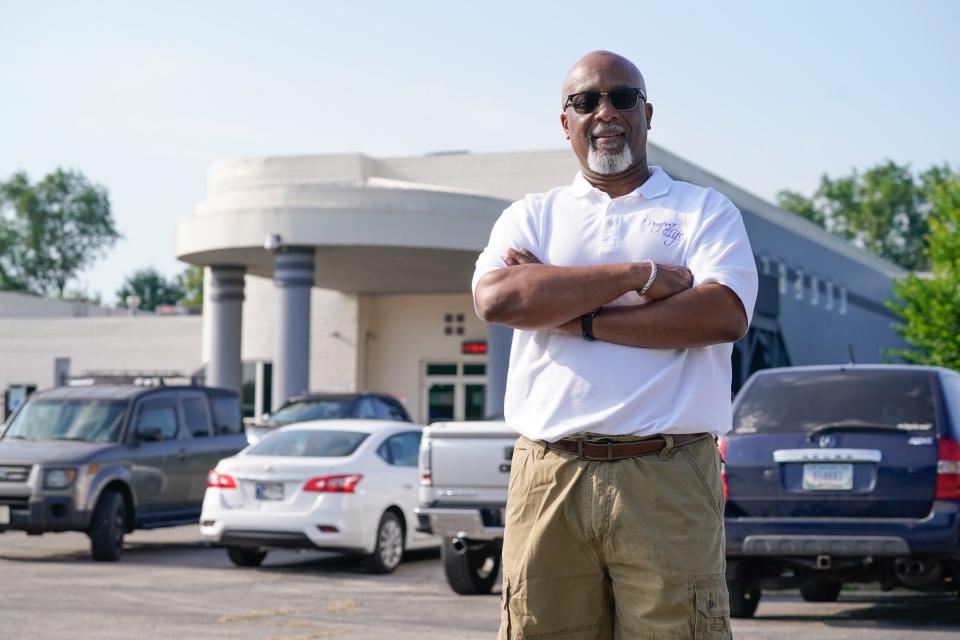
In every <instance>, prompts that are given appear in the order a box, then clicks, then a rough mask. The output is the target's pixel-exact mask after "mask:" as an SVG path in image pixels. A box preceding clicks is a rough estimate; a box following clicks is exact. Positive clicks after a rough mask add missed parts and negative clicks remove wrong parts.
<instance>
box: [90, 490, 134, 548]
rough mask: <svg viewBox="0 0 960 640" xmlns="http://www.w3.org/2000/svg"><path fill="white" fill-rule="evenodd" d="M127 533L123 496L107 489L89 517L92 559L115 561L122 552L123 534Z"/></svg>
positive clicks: (125, 508) (125, 507)
mask: <svg viewBox="0 0 960 640" xmlns="http://www.w3.org/2000/svg"><path fill="white" fill-rule="evenodd" d="M126 533H127V506H126V504H124V502H123V496H122V495H120V494H119V493H118V492H116V491H107V492H106V493H104V494H103V495H102V496H100V500H98V501H97V506H96V507H95V508H94V510H93V517H91V519H90V528H89V530H88V532H87V535H89V536H90V552H91V554H92V555H93V559H94V560H98V561H100V562H116V561H117V560H119V559H120V554H122V553H123V536H124V535H125V534H126Z"/></svg>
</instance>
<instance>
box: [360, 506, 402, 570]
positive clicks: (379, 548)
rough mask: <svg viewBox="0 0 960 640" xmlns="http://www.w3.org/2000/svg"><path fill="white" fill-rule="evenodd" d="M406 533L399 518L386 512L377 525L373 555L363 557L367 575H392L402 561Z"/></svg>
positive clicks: (390, 512)
mask: <svg viewBox="0 0 960 640" xmlns="http://www.w3.org/2000/svg"><path fill="white" fill-rule="evenodd" d="M405 537H406V532H405V531H404V529H403V523H402V522H400V518H398V517H397V514H395V513H393V512H392V511H387V512H386V513H384V514H383V516H382V517H381V518H380V524H378V525H377V542H376V545H375V546H374V549H373V553H371V554H370V555H367V556H364V558H363V564H364V566H365V567H366V569H367V571H368V572H369V573H379V574H384V573H393V572H394V571H395V570H396V568H397V567H398V566H400V561H401V560H402V559H403V549H404V543H403V542H404V538H405Z"/></svg>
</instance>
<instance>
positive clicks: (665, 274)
mask: <svg viewBox="0 0 960 640" xmlns="http://www.w3.org/2000/svg"><path fill="white" fill-rule="evenodd" d="M692 286H693V274H692V273H690V270H689V269H687V268H686V267H678V266H677V265H673V264H659V263H658V264H657V279H656V280H654V281H653V286H651V287H650V288H649V289H647V293H646V294H645V295H644V296H643V297H644V298H646V299H647V300H662V299H663V298H669V297H670V296H672V295H674V294H677V293H680V292H681V291H686V290H687V289H689V288H690V287H692Z"/></svg>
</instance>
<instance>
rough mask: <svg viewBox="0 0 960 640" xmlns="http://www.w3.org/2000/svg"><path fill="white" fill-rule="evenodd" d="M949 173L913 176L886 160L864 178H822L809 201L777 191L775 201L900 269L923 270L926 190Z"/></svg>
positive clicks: (942, 170)
mask: <svg viewBox="0 0 960 640" xmlns="http://www.w3.org/2000/svg"><path fill="white" fill-rule="evenodd" d="M940 174H943V175H940ZM952 174H953V171H952V170H951V169H950V168H949V167H934V168H932V169H929V170H928V171H926V172H924V173H922V174H921V175H920V176H919V178H916V177H914V175H913V173H912V172H911V171H910V167H909V166H908V165H898V164H896V163H895V162H892V161H890V160H888V161H886V162H883V163H881V164H878V165H877V166H875V167H871V168H869V169H867V170H866V171H865V172H863V173H862V174H861V173H858V172H857V171H854V172H853V173H852V174H851V175H849V176H844V177H840V178H836V179H834V178H830V177H829V176H827V175H824V176H822V177H821V178H820V186H819V187H818V188H817V190H816V191H815V192H814V194H813V195H812V196H811V197H809V198H808V197H806V196H804V195H803V194H800V193H797V192H796V191H781V192H780V193H778V194H777V203H778V204H779V205H780V206H781V207H782V208H784V209H786V210H787V211H791V212H793V213H795V214H797V215H799V216H801V217H803V218H806V219H807V220H810V221H811V222H813V223H814V224H817V225H820V226H821V227H823V228H825V229H826V230H827V231H829V232H831V233H834V234H837V235H839V236H841V237H843V238H846V239H847V240H850V241H851V242H853V243H854V244H855V245H856V246H858V247H860V248H862V249H866V250H868V251H872V252H873V253H876V254H878V255H881V256H883V257H885V258H888V259H889V260H891V261H893V262H895V263H896V264H898V265H900V266H901V267H903V268H904V269H911V270H916V269H925V268H927V266H928V262H927V256H926V254H925V253H924V251H923V248H924V238H925V236H926V234H927V231H928V230H929V226H928V224H927V216H928V214H929V212H930V208H931V207H930V197H931V192H930V186H931V185H932V184H933V183H935V182H936V181H937V180H938V179H942V178H943V177H944V176H946V175H952ZM938 176H939V177H938Z"/></svg>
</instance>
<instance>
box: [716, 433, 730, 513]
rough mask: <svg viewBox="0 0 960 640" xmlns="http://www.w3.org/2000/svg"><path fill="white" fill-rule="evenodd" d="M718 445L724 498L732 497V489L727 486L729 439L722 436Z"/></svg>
mask: <svg viewBox="0 0 960 640" xmlns="http://www.w3.org/2000/svg"><path fill="white" fill-rule="evenodd" d="M718 446H719V448H720V480H721V481H722V482H723V499H724V500H726V499H727V498H729V497H730V489H729V487H727V439H726V438H720V440H719V443H718Z"/></svg>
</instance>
